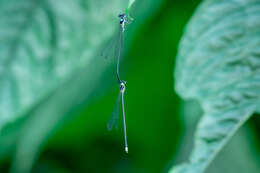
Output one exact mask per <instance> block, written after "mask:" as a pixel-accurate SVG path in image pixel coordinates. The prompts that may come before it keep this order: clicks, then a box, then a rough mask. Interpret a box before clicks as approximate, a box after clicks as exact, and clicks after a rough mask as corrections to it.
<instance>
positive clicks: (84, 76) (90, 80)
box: [0, 0, 127, 172]
mask: <svg viewBox="0 0 260 173" xmlns="http://www.w3.org/2000/svg"><path fill="white" fill-rule="evenodd" d="M125 6H127V1H121V0H113V1H106V0H99V1H94V0H65V1H64V0H55V1H52V0H20V1H16V0H1V1H0V16H1V20H0V26H1V27H0V28H1V29H0V40H1V42H0V59H1V61H0V65H1V66H0V84H1V85H0V114H1V116H0V152H1V153H4V154H6V153H5V152H8V151H9V150H13V149H14V144H15V143H16V144H17V146H16V151H15V158H14V164H13V172H29V170H30V169H31V167H32V164H33V162H34V161H35V158H36V157H37V154H38V153H39V148H40V147H41V146H42V145H43V144H44V142H45V141H46V139H47V138H48V136H50V135H51V134H52V133H53V130H54V129H56V128H58V127H59V126H61V124H62V122H63V121H64V119H65V117H69V116H71V115H72V114H73V112H75V111H76V110H77V109H78V108H79V107H81V106H82V105H87V104H89V103H90V102H91V100H93V98H94V96H95V95H97V94H100V92H102V91H104V90H105V89H106V88H107V87H109V85H110V83H111V82H109V81H108V79H107V80H104V75H105V73H104V72H105V70H106V69H108V68H109V67H110V66H111V62H112V61H106V60H104V59H102V58H101V57H100V56H98V55H100V54H101V52H100V50H102V47H103V45H104V43H105V42H107V41H108V40H109V39H111V38H112V37H113V35H114V33H115V32H116V30H117V29H118V25H117V23H118V21H117V15H118V14H119V13H120V12H122V11H124V7H125ZM100 11H102V13H100ZM101 14H102V15H101ZM111 51H112V50H111ZM103 82H105V83H106V85H103ZM18 122H19V123H18ZM16 124H19V125H17V126H15V125H16ZM10 133H11V135H9V134H10ZM7 145H8V146H7ZM1 157H3V155H1Z"/></svg>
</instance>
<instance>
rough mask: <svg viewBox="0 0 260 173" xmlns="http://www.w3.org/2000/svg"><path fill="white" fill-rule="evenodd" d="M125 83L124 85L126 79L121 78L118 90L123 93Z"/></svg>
mask: <svg viewBox="0 0 260 173" xmlns="http://www.w3.org/2000/svg"><path fill="white" fill-rule="evenodd" d="M125 85H126V81H124V80H122V81H121V82H120V92H121V93H124V92H125Z"/></svg>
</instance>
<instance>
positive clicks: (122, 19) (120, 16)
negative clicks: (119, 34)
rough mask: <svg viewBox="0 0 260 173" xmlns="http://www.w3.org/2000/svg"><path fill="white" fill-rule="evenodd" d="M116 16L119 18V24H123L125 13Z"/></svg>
mask: <svg viewBox="0 0 260 173" xmlns="http://www.w3.org/2000/svg"><path fill="white" fill-rule="evenodd" d="M118 17H119V18H120V24H121V25H122V24H124V23H125V22H126V14H124V13H123V14H119V15H118Z"/></svg>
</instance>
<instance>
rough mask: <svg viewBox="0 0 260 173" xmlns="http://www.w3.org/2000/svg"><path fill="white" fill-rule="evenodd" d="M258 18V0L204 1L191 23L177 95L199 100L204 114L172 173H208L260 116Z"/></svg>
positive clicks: (181, 57) (183, 43) (179, 69)
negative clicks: (184, 160)
mask: <svg viewBox="0 0 260 173" xmlns="http://www.w3.org/2000/svg"><path fill="white" fill-rule="evenodd" d="M259 19H260V1H259V0H235V1H226V0H206V1H204V2H203V3H202V4H201V6H200V7H199V8H198V10H197V11H196V13H195V15H194V16H193V18H192V20H191V21H190V23H189V25H188V27H187V29H186V31H185V34H184V36H183V39H182V41H181V44H180V47H179V54H178V58H177V67H176V71H175V79H176V90H177V92H178V93H179V94H180V95H181V96H182V97H183V98H185V99H196V100H198V101H199V102H200V104H201V106H202V108H203V110H204V115H203V117H202V118H201V120H200V122H199V125H198V127H197V131H196V134H195V144H194V148H193V151H192V154H191V156H190V158H189V161H188V162H187V163H185V164H183V165H181V166H177V167H174V168H173V169H172V170H171V171H170V172H172V173H202V172H205V170H206V168H207V167H208V166H209V164H210V163H211V162H212V161H213V159H214V158H215V156H216V155H217V154H218V153H219V151H220V150H221V149H222V148H223V146H224V145H225V144H226V143H227V142H228V141H229V139H230V138H231V137H232V136H233V135H234V133H235V132H236V131H237V130H238V128H239V127H240V126H241V125H243V124H244V123H245V122H246V121H247V120H248V118H250V116H252V115H253V113H259V112H260V48H259V47H260V20H259ZM190 116H193V115H190Z"/></svg>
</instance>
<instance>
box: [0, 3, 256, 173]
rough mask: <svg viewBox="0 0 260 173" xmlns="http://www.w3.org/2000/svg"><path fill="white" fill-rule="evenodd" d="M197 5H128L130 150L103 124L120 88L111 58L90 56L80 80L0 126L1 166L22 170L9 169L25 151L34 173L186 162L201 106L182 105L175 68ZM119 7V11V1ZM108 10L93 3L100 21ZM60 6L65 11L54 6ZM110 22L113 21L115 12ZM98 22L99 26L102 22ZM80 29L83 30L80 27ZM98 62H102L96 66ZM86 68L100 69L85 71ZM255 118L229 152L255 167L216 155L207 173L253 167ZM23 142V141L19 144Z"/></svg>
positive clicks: (144, 168)
mask: <svg viewBox="0 0 260 173" xmlns="http://www.w3.org/2000/svg"><path fill="white" fill-rule="evenodd" d="M60 2H62V1H60ZM71 2H73V1H71ZM77 2H82V3H81V5H82V6H84V8H86V10H87V9H88V7H87V6H86V4H85V3H84V0H82V1H77ZM93 2H94V0H93ZM102 2H104V4H107V3H105V1H102ZM111 2H112V1H111ZM116 2H117V1H113V3H116ZM118 2H119V1H118ZM199 3H200V1H199V0H192V1H190V0H162V1H160V0H156V1H153V0H140V1H139V0H136V2H135V3H134V5H133V7H132V9H131V11H130V14H131V16H132V17H134V18H135V20H134V22H133V23H132V24H131V25H129V28H128V29H127V33H126V38H125V39H126V43H125V48H126V49H125V52H124V59H123V61H122V64H121V72H122V78H123V79H125V80H126V81H127V90H126V97H125V102H126V116H127V130H128V140H129V154H128V155H126V154H125V153H124V147H123V136H122V135H123V133H122V130H119V131H114V132H108V131H107V130H106V127H107V126H106V124H107V122H108V120H109V118H110V115H111V112H112V110H113V108H114V104H115V101H116V96H117V92H118V86H117V83H116V78H115V76H114V74H115V73H114V72H115V71H114V70H115V69H114V64H113V63H112V61H113V60H106V59H101V58H96V59H94V60H92V61H90V62H91V63H93V64H91V63H90V65H89V64H88V65H87V68H86V69H85V70H80V71H79V73H78V74H79V75H78V77H75V76H73V77H75V78H77V79H78V80H76V81H75V80H74V79H72V80H69V81H68V82H66V83H65V84H64V88H63V89H59V91H55V92H54V93H52V94H51V95H50V96H48V97H47V98H46V99H45V101H44V103H41V102H40V103H37V105H38V104H39V105H38V107H37V110H36V109H33V110H30V111H29V112H30V113H31V112H32V113H33V114H32V115H34V114H37V115H38V116H31V117H29V118H28V119H29V120H28V119H27V117H24V118H19V119H17V120H16V121H14V122H12V123H10V124H8V126H7V127H6V128H4V129H3V130H2V133H1V134H0V155H1V156H0V159H1V162H0V172H8V171H10V170H11V169H10V168H12V171H13V172H21V171H20V170H17V169H15V168H14V167H16V166H17V164H16V163H17V158H18V161H19V159H20V161H21V160H22V161H26V159H27V157H30V155H29V156H28V155H27V152H28V153H33V154H35V153H36V154H35V156H34V155H33V156H32V159H33V161H31V162H32V163H28V164H33V165H32V166H33V168H32V172H36V173H41V172H42V173H46V172H51V173H56V172H59V173H62V172H64V173H72V172H73V173H74V172H79V173H80V172H90V173H92V172H93V173H101V172H102V173H122V172H124V173H159V172H167V171H168V169H169V168H170V167H171V166H172V165H173V164H175V163H179V162H181V161H183V160H186V159H187V155H188V153H189V151H190V150H191V147H192V136H193V133H194V128H195V124H196V122H197V121H198V119H199V117H200V116H201V115H202V111H201V109H200V107H199V105H198V104H196V103H195V104H193V103H192V104H190V103H186V102H185V103H184V102H182V101H181V100H180V98H179V97H178V96H177V95H176V94H175V92H174V89H173V88H174V81H173V75H172V72H173V69H174V65H175V63H174V62H175V57H176V54H177V47H178V42H179V40H180V38H181V36H182V33H183V31H184V27H185V25H186V23H187V22H188V20H189V18H190V17H191V16H192V14H193V12H194V10H195V8H196V7H197V5H198V4H199ZM111 4H112V3H111ZM99 5H100V4H99ZM119 6H120V7H122V9H123V7H124V5H119ZM55 8H58V7H55ZM107 8H108V9H109V8H110V7H107ZM107 8H106V6H105V7H104V9H103V11H105V12H104V14H103V11H102V10H100V9H98V11H97V12H98V13H99V14H100V18H101V19H99V18H98V19H96V20H101V21H102V22H104V21H103V20H105V19H107V20H110V19H111V16H114V17H116V15H117V14H113V15H112V14H111V15H109V14H110V13H109V12H108V11H109V10H108V11H106V9H107ZM111 8H112V7H111ZM113 8H114V7H113ZM90 9H91V8H89V10H90ZM122 9H120V10H119V9H117V10H115V11H117V12H118V11H119V12H120V11H122ZM59 10H61V11H63V10H64V11H66V10H67V11H69V10H70V9H69V8H68V7H67V8H64V9H63V6H59ZM91 10H94V11H95V9H91ZM74 13H77V12H76V11H71V16H74V15H75V16H77V15H76V14H74ZM104 15H105V16H104ZM92 17H93V16H92ZM103 17H104V18H105V19H104V18H103ZM94 21H95V20H94ZM112 21H114V23H115V24H117V23H116V22H117V21H116V18H115V19H112ZM102 22H101V23H102ZM107 25H109V22H108V23H106V28H104V30H106V31H107V32H106V36H104V37H102V38H100V40H99V41H100V42H102V43H104V42H106V41H105V40H107V39H109V37H113V36H112V34H111V33H112V32H115V30H113V27H111V28H109V26H107ZM87 26H88V25H86V28H87ZM97 26H98V27H99V29H101V30H102V27H101V28H100V25H97ZM75 28H77V27H75ZM81 30H85V28H84V27H82V26H81ZM93 30H94V29H93ZM110 30H111V33H110V32H109V31H110ZM91 31H92V30H91ZM74 32H76V31H74ZM85 32H86V33H87V32H88V30H87V29H86V30H85ZM71 34H73V33H71ZM82 34H83V33H82ZM82 37H84V34H83V35H82ZM105 37H107V38H105ZM95 39H97V40H98V38H95ZM95 39H94V40H95ZM73 44H76V43H75V40H69V46H70V45H71V46H72V45H73ZM76 46H80V48H79V49H77V48H75V50H81V49H88V46H87V45H86V46H85V44H82V45H81V44H80V43H78V44H76ZM76 46H75V47H76ZM105 46H106V44H105ZM94 47H95V46H94ZM95 48H96V47H95ZM68 49H69V47H68ZM93 49H94V48H93ZM64 56H65V55H64ZM65 57H66V56H65ZM97 57H98V56H97ZM74 58H77V57H74ZM99 63H101V64H105V65H103V66H102V67H100V66H99V65H98V64H99ZM111 64H112V65H111ZM91 65H93V66H91ZM91 69H95V70H96V71H98V73H97V74H96V73H93V74H92V73H91V74H90V75H89V74H88V72H91ZM104 69H106V70H105V73H104V74H103V71H104ZM101 72H102V74H101ZM46 77H48V76H47V74H46ZM84 77H86V79H85V80H83V79H84ZM92 78H93V79H92ZM47 79H48V78H47ZM78 86H80V87H78ZM92 88H94V89H93V90H92ZM71 90H72V91H71ZM57 98H58V99H57ZM57 105H59V106H57ZM59 108H61V109H59ZM38 110H40V111H38ZM56 110H61V111H56ZM28 114H29V113H28ZM47 114H50V115H51V116H50V117H49V118H50V119H41V118H40V119H38V118H35V117H46V116H45V115H47ZM57 117H58V118H57ZM52 118H53V119H52ZM47 120H48V121H47ZM49 121H50V122H49ZM257 122H259V118H258V119H256V120H254V124H253V123H248V125H247V126H246V128H245V129H241V130H240V131H241V132H239V133H238V134H237V135H236V137H235V139H234V140H233V142H231V144H230V146H232V147H231V149H234V148H235V149H236V150H235V149H234V151H236V152H235V153H234V152H229V153H228V156H229V157H228V158H229V159H231V160H232V161H233V159H241V160H243V159H244V158H243V157H245V155H246V158H248V160H249V159H250V163H251V164H252V165H249V166H248V164H239V165H238V166H240V167H238V168H239V169H238V168H235V167H234V169H233V168H232V167H229V165H230V163H228V162H227V161H226V160H225V158H226V156H225V155H224V159H219V160H217V162H216V163H217V164H216V165H215V164H213V165H212V167H210V170H209V172H210V173H215V172H218V171H219V169H220V170H221V172H227V173H228V172H232V171H237V170H247V168H248V169H250V170H255V169H257V168H258V167H257V166H256V165H259V164H257V163H259V157H257V155H259V135H258V134H257V131H256V127H257V128H259V127H258V126H257V124H259V123H257ZM52 123H53V125H52ZM41 125H43V127H41ZM45 126H47V127H50V128H49V129H50V132H49V131H48V133H47V132H46V134H44V135H43V137H42V136H39V134H40V135H41V133H37V132H41V131H40V130H39V129H41V128H44V127H45ZM258 130H259V129H258ZM20 131H21V132H22V133H20ZM34 132H35V133H34ZM187 136H188V137H187ZM35 141H38V143H37V142H35ZM20 144H23V145H22V147H21V148H19V146H21V145H20ZM228 146H229V145H228ZM17 148H18V149H20V150H17ZM227 148H228V147H227ZM23 149H24V150H23ZM249 150H250V151H249ZM17 152H20V153H18V154H17ZM221 155H222V154H220V156H221ZM23 156H24V157H23ZM222 156H223V155H222ZM23 159H24V160H23ZM18 165H19V164H18ZM22 166H24V165H22ZM25 166H26V165H25ZM29 167H30V166H29Z"/></svg>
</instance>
